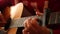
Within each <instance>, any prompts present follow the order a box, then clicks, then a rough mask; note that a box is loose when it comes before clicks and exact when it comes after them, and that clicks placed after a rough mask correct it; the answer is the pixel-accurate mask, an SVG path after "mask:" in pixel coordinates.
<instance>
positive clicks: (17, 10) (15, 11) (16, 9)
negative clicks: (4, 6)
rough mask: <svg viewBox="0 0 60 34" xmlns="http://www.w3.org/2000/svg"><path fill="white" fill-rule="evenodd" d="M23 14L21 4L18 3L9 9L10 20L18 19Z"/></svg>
mask: <svg viewBox="0 0 60 34" xmlns="http://www.w3.org/2000/svg"><path fill="white" fill-rule="evenodd" d="M22 12H23V3H18V4H16V5H15V6H12V7H11V13H10V14H11V19H19V18H20V17H21V14H22Z"/></svg>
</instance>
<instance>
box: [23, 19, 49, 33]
mask: <svg viewBox="0 0 60 34" xmlns="http://www.w3.org/2000/svg"><path fill="white" fill-rule="evenodd" d="M24 27H25V29H24V30H23V34H50V31H49V29H48V28H46V27H42V26H40V25H39V24H38V23H37V18H29V19H27V20H26V21H25V22H24Z"/></svg>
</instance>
